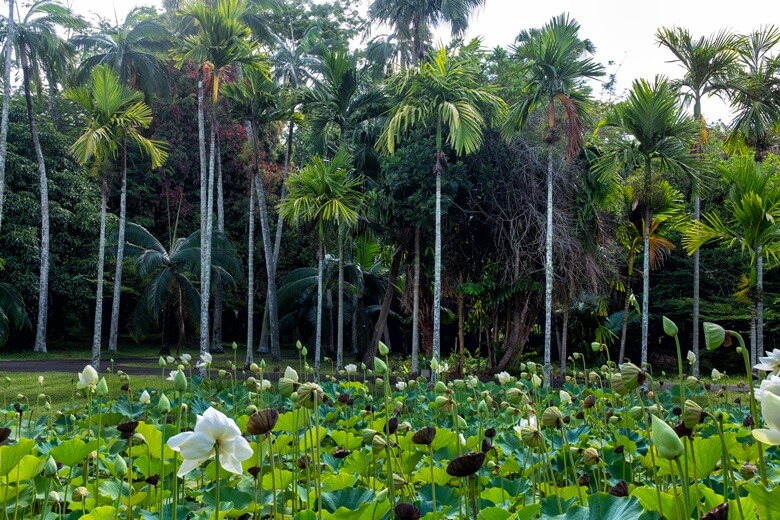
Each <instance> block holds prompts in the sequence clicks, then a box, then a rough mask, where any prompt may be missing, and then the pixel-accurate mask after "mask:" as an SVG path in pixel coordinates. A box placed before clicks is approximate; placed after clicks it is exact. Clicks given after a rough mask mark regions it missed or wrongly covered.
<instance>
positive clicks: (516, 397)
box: [506, 387, 523, 404]
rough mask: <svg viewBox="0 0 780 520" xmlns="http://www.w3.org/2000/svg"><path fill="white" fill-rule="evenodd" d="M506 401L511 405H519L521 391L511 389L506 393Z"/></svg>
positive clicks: (521, 396) (514, 388)
mask: <svg viewBox="0 0 780 520" xmlns="http://www.w3.org/2000/svg"><path fill="white" fill-rule="evenodd" d="M506 400H507V401H509V402H510V403H513V404H520V403H522V402H523V391H522V390H520V389H519V388H516V387H512V388H510V389H509V390H507V391H506Z"/></svg>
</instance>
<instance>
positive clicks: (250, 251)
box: [244, 130, 255, 367]
mask: <svg viewBox="0 0 780 520" xmlns="http://www.w3.org/2000/svg"><path fill="white" fill-rule="evenodd" d="M252 132H253V133H254V130H252ZM246 248H247V267H246V270H247V275H246V276H247V282H246V285H247V288H246V293H247V298H246V362H245V363H244V365H245V366H246V367H248V366H249V365H251V364H252V349H253V348H254V345H255V338H254V334H255V323H254V319H255V176H254V174H252V176H251V177H250V178H249V232H248V233H247V246H246Z"/></svg>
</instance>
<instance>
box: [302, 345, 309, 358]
mask: <svg viewBox="0 0 780 520" xmlns="http://www.w3.org/2000/svg"><path fill="white" fill-rule="evenodd" d="M308 353H309V350H308V349H307V348H306V347H303V348H302V349H301V355H302V356H303V357H306V356H307V355H308Z"/></svg>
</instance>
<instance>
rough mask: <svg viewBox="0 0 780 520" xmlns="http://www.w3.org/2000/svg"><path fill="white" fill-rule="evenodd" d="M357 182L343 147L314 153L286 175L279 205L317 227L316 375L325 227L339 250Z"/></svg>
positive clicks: (354, 209)
mask: <svg viewBox="0 0 780 520" xmlns="http://www.w3.org/2000/svg"><path fill="white" fill-rule="evenodd" d="M360 184H361V180H360V179H359V178H356V177H354V176H352V175H351V174H350V164H349V154H348V153H347V152H346V151H345V150H343V149H342V150H339V152H338V153H336V155H335V156H333V158H332V159H330V160H325V159H322V158H321V157H319V156H317V157H314V158H313V159H312V160H311V162H310V163H309V164H307V165H306V166H305V167H303V168H302V169H300V170H299V171H297V172H295V173H293V174H292V175H290V177H288V178H287V198H286V199H285V200H284V201H283V202H281V203H280V204H279V208H278V209H279V214H280V215H281V216H282V217H284V218H286V219H293V224H299V223H311V224H314V225H316V226H317V230H318V248H317V256H318V259H317V260H318V271H317V273H318V274H317V327H316V334H315V343H314V370H315V371H316V372H317V373H318V374H319V368H320V360H321V359H322V358H321V355H322V297H323V285H322V283H323V261H324V258H325V243H324V242H325V226H326V225H328V224H333V225H335V226H336V230H337V233H338V237H339V250H340V251H341V250H342V245H341V241H342V233H341V229H342V226H349V225H352V224H354V223H355V222H357V218H358V210H359V208H360V205H361V193H360V191H359V189H358V188H359V186H360ZM342 283H343V282H342ZM342 291H343V287H342V288H340V289H339V292H342Z"/></svg>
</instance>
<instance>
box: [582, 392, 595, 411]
mask: <svg viewBox="0 0 780 520" xmlns="http://www.w3.org/2000/svg"><path fill="white" fill-rule="evenodd" d="M594 406H596V396H594V395H593V394H589V395H588V397H586V398H585V400H584V401H582V407H583V408H593V407H594Z"/></svg>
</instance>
